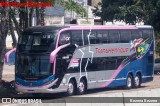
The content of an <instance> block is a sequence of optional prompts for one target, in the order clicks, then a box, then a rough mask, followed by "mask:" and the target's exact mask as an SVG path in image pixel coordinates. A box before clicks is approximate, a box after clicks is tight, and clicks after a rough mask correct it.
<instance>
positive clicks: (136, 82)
mask: <svg viewBox="0 0 160 106" xmlns="http://www.w3.org/2000/svg"><path fill="white" fill-rule="evenodd" d="M139 82H140V81H139V77H138V76H136V77H135V85H136V86H138V85H139Z"/></svg>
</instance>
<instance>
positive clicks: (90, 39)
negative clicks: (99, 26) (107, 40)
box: [84, 30, 97, 45]
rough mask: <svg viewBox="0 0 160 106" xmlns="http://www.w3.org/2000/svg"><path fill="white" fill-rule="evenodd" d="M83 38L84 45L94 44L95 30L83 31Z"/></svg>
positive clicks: (95, 41)
mask: <svg viewBox="0 0 160 106" xmlns="http://www.w3.org/2000/svg"><path fill="white" fill-rule="evenodd" d="M84 40H85V45H88V44H89V43H90V44H96V43H97V38H96V32H95V31H89V30H88V31H84Z"/></svg>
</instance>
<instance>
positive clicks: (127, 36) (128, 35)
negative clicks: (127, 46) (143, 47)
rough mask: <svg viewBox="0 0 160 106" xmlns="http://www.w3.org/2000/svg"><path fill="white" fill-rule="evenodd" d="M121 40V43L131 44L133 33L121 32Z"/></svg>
mask: <svg viewBox="0 0 160 106" xmlns="http://www.w3.org/2000/svg"><path fill="white" fill-rule="evenodd" d="M120 40H121V41H120V42H121V43H129V42H130V40H131V32H130V31H129V30H121V31H120Z"/></svg>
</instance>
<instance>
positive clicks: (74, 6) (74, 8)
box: [61, 0, 87, 16]
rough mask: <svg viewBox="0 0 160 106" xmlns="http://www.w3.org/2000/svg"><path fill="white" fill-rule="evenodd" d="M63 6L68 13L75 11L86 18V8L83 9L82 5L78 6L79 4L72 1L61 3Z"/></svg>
mask: <svg viewBox="0 0 160 106" xmlns="http://www.w3.org/2000/svg"><path fill="white" fill-rule="evenodd" d="M61 4H62V6H64V8H65V9H66V10H67V11H74V12H76V13H77V14H80V15H84V16H86V13H87V12H86V10H85V8H83V6H82V5H80V4H78V3H77V2H75V1H73V0H71V1H69V2H68V1H62V2H61Z"/></svg>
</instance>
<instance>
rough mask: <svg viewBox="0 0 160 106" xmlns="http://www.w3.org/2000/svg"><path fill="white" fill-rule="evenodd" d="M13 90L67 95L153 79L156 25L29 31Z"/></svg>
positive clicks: (19, 52) (137, 84) (23, 39)
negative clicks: (154, 29) (154, 26)
mask: <svg viewBox="0 0 160 106" xmlns="http://www.w3.org/2000/svg"><path fill="white" fill-rule="evenodd" d="M15 50H16V62H15V86H16V90H17V91H20V92H24V93H57V92H67V94H68V95H73V94H74V93H78V94H83V93H85V92H86V91H87V89H94V88H105V87H116V86H125V87H126V88H128V89H130V88H133V87H134V88H138V87H140V86H141V83H145V82H149V81H152V80H153V66H154V50H155V48H154V31H153V28H152V26H149V25H144V26H136V25H132V26H130V25H128V26H44V27H31V28H27V29H25V30H24V31H23V33H22V35H21V36H20V37H19V41H18V45H17V48H16V49H15V48H14V49H13V50H12V51H10V52H9V53H8V54H6V60H8V56H9V54H10V53H11V52H13V51H15Z"/></svg>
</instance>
